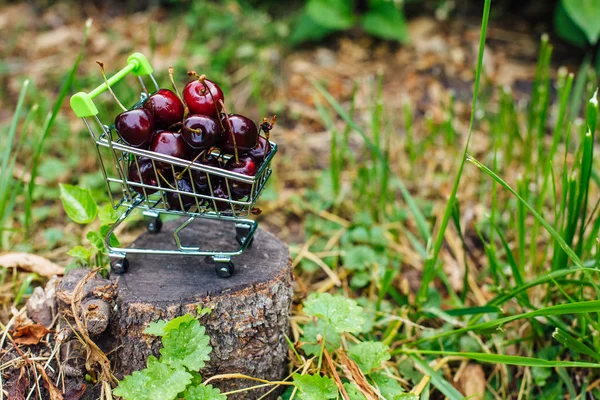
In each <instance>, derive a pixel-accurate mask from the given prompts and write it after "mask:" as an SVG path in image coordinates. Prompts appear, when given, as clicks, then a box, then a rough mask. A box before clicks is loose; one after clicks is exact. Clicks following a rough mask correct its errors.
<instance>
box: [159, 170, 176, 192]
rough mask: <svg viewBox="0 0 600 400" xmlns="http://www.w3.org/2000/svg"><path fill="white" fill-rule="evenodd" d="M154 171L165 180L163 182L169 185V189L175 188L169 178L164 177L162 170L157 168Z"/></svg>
mask: <svg viewBox="0 0 600 400" xmlns="http://www.w3.org/2000/svg"><path fill="white" fill-rule="evenodd" d="M156 173H157V174H158V176H160V177H161V178H162V180H163V181H165V183H166V184H167V185H168V186H169V187H170V188H171V189H174V190H177V189H176V188H175V186H173V185H171V183H170V182H169V180H168V179H167V178H165V176H164V175H163V174H162V172H161V171H160V169H159V170H157V171H156Z"/></svg>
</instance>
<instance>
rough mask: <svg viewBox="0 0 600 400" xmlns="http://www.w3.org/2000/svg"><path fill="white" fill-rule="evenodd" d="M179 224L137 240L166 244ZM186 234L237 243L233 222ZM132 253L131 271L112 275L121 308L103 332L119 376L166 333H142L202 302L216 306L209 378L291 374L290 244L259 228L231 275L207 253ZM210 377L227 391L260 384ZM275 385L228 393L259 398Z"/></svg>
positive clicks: (218, 244)
mask: <svg viewBox="0 0 600 400" xmlns="http://www.w3.org/2000/svg"><path fill="white" fill-rule="evenodd" d="M177 225H178V221H175V222H172V223H166V224H165V225H164V227H163V229H162V232H161V233H159V234H150V233H145V234H143V235H142V236H140V237H139V238H138V239H137V240H136V241H135V242H134V243H133V245H134V246H143V247H149V248H164V247H165V243H171V242H173V238H172V235H173V230H174V229H175V228H176V227H177ZM180 236H181V238H182V243H184V245H200V246H208V247H209V248H214V249H231V248H232V247H235V246H237V243H236V242H235V231H234V229H233V224H231V223H224V222H220V221H210V220H202V221H201V222H200V221H198V222H197V223H195V224H192V225H191V226H189V227H187V228H186V229H184V230H183V231H182V232H181V233H180ZM127 258H128V260H129V270H128V272H126V273H125V274H123V275H113V276H112V277H111V280H112V281H113V282H115V283H116V288H117V289H116V291H117V293H116V299H115V304H116V307H115V310H116V311H112V316H111V320H110V323H109V325H108V329H107V330H106V332H105V333H104V334H102V336H101V341H102V342H104V343H103V344H104V345H103V347H104V348H105V349H107V350H112V349H117V350H116V351H115V352H113V353H112V354H111V355H110V358H111V360H112V361H113V363H114V366H115V374H116V376H117V377H118V378H122V377H123V376H124V375H126V374H130V373H131V372H133V371H135V370H139V369H143V368H144V367H145V366H146V359H147V357H148V355H149V354H154V355H155V356H159V355H160V354H159V349H160V347H161V341H160V338H156V337H153V336H148V335H145V334H144V333H143V331H144V329H145V328H146V327H147V326H148V324H149V323H151V322H154V321H157V320H159V319H171V318H173V317H176V316H179V315H182V314H185V313H192V314H195V313H196V312H197V308H198V307H199V306H200V307H209V308H211V309H212V312H211V313H210V314H208V315H205V316H203V317H202V319H201V320H200V322H201V323H202V325H204V326H205V327H206V334H207V335H209V336H210V340H211V346H212V347H213V350H212V352H211V354H210V357H211V359H210V361H209V362H207V365H206V367H205V368H204V369H203V370H202V371H200V373H201V374H202V376H203V377H204V379H206V378H208V377H210V376H213V375H216V374H226V373H242V374H245V375H249V376H252V377H258V378H263V379H268V380H280V379H282V378H284V377H285V373H286V364H287V353H288V345H287V342H286V338H285V335H287V334H288V328H289V313H290V307H291V303H292V273H291V262H290V258H289V253H288V249H287V247H286V245H285V244H284V243H282V242H281V241H279V240H278V239H277V238H276V237H275V236H273V235H272V234H270V233H267V232H264V231H261V230H258V232H257V233H256V234H255V238H254V242H253V244H252V247H250V248H248V249H247V250H246V251H245V252H244V253H243V254H242V255H240V256H237V257H233V258H232V261H233V262H234V264H235V274H234V275H233V276H232V277H230V278H219V277H218V276H217V275H216V273H215V269H214V264H213V262H212V260H210V259H208V260H207V259H203V258H202V257H184V256H160V255H146V254H144V255H142V254H136V255H134V254H131V255H128V256H127ZM211 383H212V384H213V385H214V386H216V387H219V388H220V389H221V392H227V391H231V390H236V389H240V388H243V387H249V386H253V385H256V384H257V382H253V381H249V380H240V379H223V380H215V381H213V382H211ZM268 389H270V388H267V389H262V390H261V391H258V390H252V391H245V392H241V393H239V394H235V395H230V396H229V397H228V398H230V399H256V398H258V397H260V396H261V395H262V394H263V393H265V392H266V391H268ZM276 392H277V391H276ZM267 398H273V399H274V398H276V395H274V394H273V395H272V396H271V397H267Z"/></svg>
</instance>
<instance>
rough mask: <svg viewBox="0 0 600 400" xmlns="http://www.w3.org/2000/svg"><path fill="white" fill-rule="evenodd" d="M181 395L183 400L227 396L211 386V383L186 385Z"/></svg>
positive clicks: (217, 399)
mask: <svg viewBox="0 0 600 400" xmlns="http://www.w3.org/2000/svg"><path fill="white" fill-rule="evenodd" d="M183 397H184V398H185V400H227V396H225V395H224V394H221V391H220V390H219V389H217V388H213V387H212V385H198V386H191V387H188V388H187V390H186V391H185V393H184V395H183Z"/></svg>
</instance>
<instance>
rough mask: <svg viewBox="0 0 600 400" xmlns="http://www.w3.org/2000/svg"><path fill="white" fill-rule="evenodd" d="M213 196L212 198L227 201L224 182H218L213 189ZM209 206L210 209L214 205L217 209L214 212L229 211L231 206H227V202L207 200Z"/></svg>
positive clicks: (227, 196) (227, 195)
mask: <svg viewBox="0 0 600 400" xmlns="http://www.w3.org/2000/svg"><path fill="white" fill-rule="evenodd" d="M209 194H210V192H209ZM213 195H214V196H213V197H215V198H217V199H225V200H229V194H228V193H227V187H226V186H225V182H224V181H220V182H219V183H217V185H215V186H214V187H213ZM232 196H233V194H232ZM209 204H210V206H211V207H214V206H215V205H216V207H217V209H216V210H215V211H225V210H231V204H229V203H228V202H227V201H218V200H214V201H213V200H209Z"/></svg>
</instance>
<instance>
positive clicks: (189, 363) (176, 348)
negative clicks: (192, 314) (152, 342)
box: [160, 319, 212, 371]
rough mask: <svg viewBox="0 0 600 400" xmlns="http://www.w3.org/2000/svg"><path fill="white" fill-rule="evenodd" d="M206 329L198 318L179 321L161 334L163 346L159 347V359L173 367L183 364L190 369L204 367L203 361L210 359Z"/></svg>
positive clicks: (210, 349) (210, 348) (179, 366)
mask: <svg viewBox="0 0 600 400" xmlns="http://www.w3.org/2000/svg"><path fill="white" fill-rule="evenodd" d="M205 331H206V329H205V328H204V327H203V326H201V325H200V322H198V320H196V319H194V320H192V321H189V322H183V323H181V324H180V325H179V326H178V327H177V329H173V330H171V331H170V332H168V333H167V335H166V336H163V340H162V342H163V346H164V347H163V348H162V349H160V354H161V355H162V357H161V361H163V362H165V363H166V364H169V365H170V366H172V367H173V368H181V367H182V366H185V367H187V368H189V369H190V370H191V371H198V370H199V369H200V368H202V367H204V362H205V361H208V360H210V357H209V356H208V355H209V354H210V352H211V351H212V347H210V345H209V342H210V338H209V337H208V336H207V335H206V334H205Z"/></svg>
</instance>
